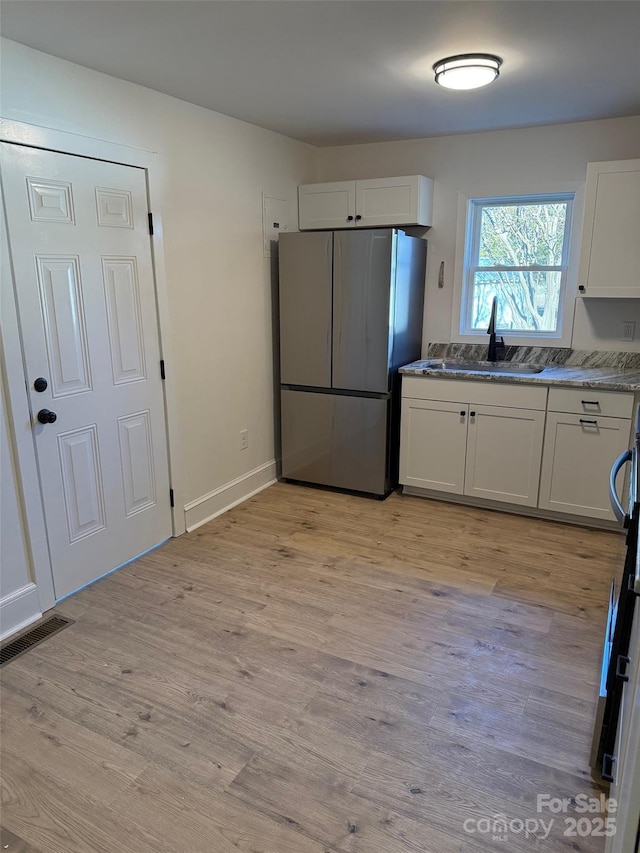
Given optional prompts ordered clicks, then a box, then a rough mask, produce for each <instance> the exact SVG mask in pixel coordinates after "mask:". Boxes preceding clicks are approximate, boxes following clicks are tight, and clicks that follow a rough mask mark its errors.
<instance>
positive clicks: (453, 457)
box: [400, 397, 468, 495]
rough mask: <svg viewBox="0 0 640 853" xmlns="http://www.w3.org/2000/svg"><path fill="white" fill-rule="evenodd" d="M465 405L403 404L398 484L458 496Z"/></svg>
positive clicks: (461, 482) (411, 401) (405, 401)
mask: <svg viewBox="0 0 640 853" xmlns="http://www.w3.org/2000/svg"><path fill="white" fill-rule="evenodd" d="M467 412H468V406H467V405H466V403H440V402H436V401H431V400H414V399H411V398H409V397H404V398H403V400H402V426H401V439H400V482H401V483H402V484H403V485H405V486H416V487H418V488H420V489H432V490H435V491H438V492H449V493H450V494H454V495H461V494H462V493H463V489H464V460H465V448H466V443H467Z"/></svg>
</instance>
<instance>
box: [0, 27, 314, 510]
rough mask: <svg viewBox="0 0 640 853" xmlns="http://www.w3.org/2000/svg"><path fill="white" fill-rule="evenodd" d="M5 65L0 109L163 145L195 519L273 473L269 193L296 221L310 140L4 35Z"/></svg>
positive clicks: (187, 494) (178, 370)
mask: <svg viewBox="0 0 640 853" xmlns="http://www.w3.org/2000/svg"><path fill="white" fill-rule="evenodd" d="M1 63H2V66H1V69H2V101H1V107H2V114H3V116H4V117H5V118H10V119H14V120H18V121H24V122H28V123H31V124H35V125H42V126H46V127H51V128H54V129H56V130H63V131H69V132H73V133H78V134H82V135H85V136H89V137H95V138H99V139H103V140H108V141H110V142H116V143H120V144H124V145H128V146H133V147H139V148H143V149H147V150H151V151H156V152H159V154H160V159H161V169H162V173H163V174H162V180H163V183H164V201H163V217H164V239H165V256H166V271H167V281H168V289H169V303H170V312H171V324H172V336H173V341H172V343H173V352H174V354H175V361H176V363H175V364H174V365H170V364H169V365H167V368H168V370H170V371H175V374H174V375H175V376H176V378H177V386H178V395H179V406H180V423H181V434H182V445H183V450H184V454H183V455H184V466H185V482H184V484H183V494H184V502H185V504H188V505H192V506H191V509H190V511H189V513H188V516H187V523H188V524H194V523H197V522H198V521H200V520H202V519H204V518H206V517H207V516H208V515H210V514H211V513H212V512H214V511H216V510H217V509H220V508H221V507H223V506H224V505H225V504H227V503H229V502H230V501H231V500H232V499H237V498H239V497H242V496H243V495H244V494H247V492H248V491H250V489H251V488H254V487H256V486H259V485H261V484H262V483H263V482H267V481H268V479H270V478H271V477H273V475H274V467H273V457H274V435H273V376H272V331H271V276H270V267H269V261H268V260H267V259H265V258H264V257H263V244H262V200H261V193H262V191H263V190H264V191H265V192H267V193H270V194H275V195H278V196H284V197H286V198H287V199H288V201H289V217H290V221H291V223H292V224H295V222H296V221H297V190H296V187H297V184H299V183H303V182H305V181H310V180H315V149H313V148H312V147H311V146H308V145H304V144H302V143H299V142H296V141H293V140H291V139H288V138H286V137H283V136H280V135H278V134H276V133H272V132H271V131H267V130H263V129H262V128H258V127H255V126H253V125H250V124H247V123H245V122H241V121H237V120H236V119H232V118H229V117H227V116H223V115H221V114H219V113H214V112H211V111H209V110H205V109H202V108H200V107H196V106H193V105H191V104H188V103H186V102H184V101H180V100H177V99H175V98H171V97H168V96H166V95H163V94H160V93H158V92H154V91H152V90H150V89H146V88H144V87H141V86H137V85H133V84H131V83H127V82H125V81H122V80H118V79H116V78H114V77H110V76H107V75H104V74H100V73H98V72H95V71H91V70H89V69H86V68H83V67H81V66H78V65H75V64H72V63H69V62H65V61H63V60H60V59H57V58H54V57H51V56H48V55H46V54H44V53H40V52H39V51H34V50H31V49H30V48H27V47H24V46H23V45H20V44H17V43H15V42H11V41H7V40H4V39H3V40H2V54H1ZM245 428H246V429H248V430H249V448H248V449H247V450H244V451H241V450H240V441H239V432H240V430H241V429H245ZM255 469H261V470H260V471H259V472H258V473H257V474H255V475H254V476H253V477H252V478H249V479H248V480H246V481H244V480H243V481H242V482H240V483H239V484H236V485H234V486H233V487H232V488H230V489H229V490H226V489H225V486H227V485H228V484H230V483H235V481H236V480H237V479H238V478H243V477H244V476H245V475H247V474H248V473H249V472H252V471H255ZM211 493H214V494H213V495H211ZM207 495H209V496H210V497H209V499H207V500H204V502H202V503H199V504H198V501H199V500H200V499H202V498H203V497H206V496H207ZM194 503H195V504H196V505H195V506H193V504H194Z"/></svg>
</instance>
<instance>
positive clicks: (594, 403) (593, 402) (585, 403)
mask: <svg viewBox="0 0 640 853" xmlns="http://www.w3.org/2000/svg"><path fill="white" fill-rule="evenodd" d="M580 402H581V403H582V405H583V406H599V405H600V400H580Z"/></svg>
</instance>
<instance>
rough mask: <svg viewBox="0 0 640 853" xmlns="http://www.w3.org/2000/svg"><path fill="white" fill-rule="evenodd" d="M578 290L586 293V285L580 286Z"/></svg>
mask: <svg viewBox="0 0 640 853" xmlns="http://www.w3.org/2000/svg"><path fill="white" fill-rule="evenodd" d="M578 290H579V291H580V293H584V292H585V290H586V288H585V286H584V284H579V285H578Z"/></svg>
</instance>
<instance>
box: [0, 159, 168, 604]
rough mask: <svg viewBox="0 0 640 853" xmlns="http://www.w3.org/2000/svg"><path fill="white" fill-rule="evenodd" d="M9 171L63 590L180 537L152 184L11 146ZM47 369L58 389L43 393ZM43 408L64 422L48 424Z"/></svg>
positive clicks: (130, 173) (9, 203)
mask: <svg viewBox="0 0 640 853" xmlns="http://www.w3.org/2000/svg"><path fill="white" fill-rule="evenodd" d="M2 178H3V193H4V196H5V206H6V210H7V226H8V231H9V241H10V251H11V256H12V261H13V268H14V276H15V285H16V295H17V302H18V313H19V318H20V327H21V332H22V339H23V342H24V358H25V365H26V373H27V382H28V386H29V394H30V404H31V412H32V422H33V434H34V440H35V447H36V454H37V459H38V467H39V470H40V479H41V490H42V495H43V503H44V509H45V519H46V526H47V537H48V540H49V548H50V553H51V562H52V567H53V577H54V587H55V593H56V598H61V597H62V596H64V595H67V594H68V593H70V592H73V591H74V590H76V589H78V588H79V587H81V586H83V585H84V584H86V583H89V582H91V581H92V580H95V579H96V578H98V577H100V575H102V574H104V573H105V572H107V571H109V570H110V569H113V568H115V567H117V566H119V565H121V564H122V563H124V562H126V561H128V560H130V559H132V558H133V557H135V556H137V555H138V554H140V553H142V552H143V551H146V550H147V549H148V548H151V547H153V546H154V545H157V544H158V543H159V542H161V541H163V540H164V539H167V538H168V537H169V536H170V535H171V515H170V506H169V497H168V495H169V477H168V460H167V446H166V433H165V411H164V395H163V389H162V383H161V379H160V371H159V360H160V345H159V338H158V323H157V314H156V302H155V286H154V279H153V267H152V259H151V246H150V238H149V233H148V219H147V193H146V180H145V174H144V172H143V171H142V170H140V169H135V168H131V167H127V166H120V165H116V164H114V163H104V162H101V161H95V160H89V159H86V158H82V157H74V156H71V155H67V154H59V153H54V152H49V151H40V150H36V149H31V148H27V147H23V146H14V145H8V144H3V145H2ZM41 376H42V377H45V378H46V379H47V380H48V383H49V384H48V387H47V389H46V390H45V391H44V392H42V393H37V392H36V391H35V390H34V388H33V382H34V380H35V379H36V378H37V377H41ZM40 409H49V410H51V411H53V412H55V413H56V415H57V420H56V421H55V423H45V424H42V423H39V422H38V419H37V413H38V411H39V410H40ZM165 496H166V497H165Z"/></svg>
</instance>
